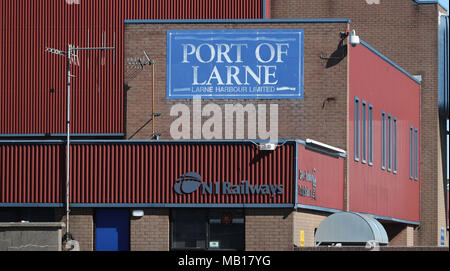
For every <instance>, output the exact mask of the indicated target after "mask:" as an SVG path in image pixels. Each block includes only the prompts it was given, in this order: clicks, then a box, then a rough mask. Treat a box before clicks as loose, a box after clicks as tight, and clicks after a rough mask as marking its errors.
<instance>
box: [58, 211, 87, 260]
mask: <svg viewBox="0 0 450 271" xmlns="http://www.w3.org/2000/svg"><path fill="white" fill-rule="evenodd" d="M65 211H66V210H65V209H57V210H56V217H57V218H58V220H59V221H61V222H64V223H66V213H65ZM69 227H70V229H69V230H70V233H71V234H72V236H73V238H74V239H75V240H77V241H78V242H79V244H80V250H81V251H93V250H94V210H93V209H92V208H72V209H71V211H70V215H69ZM64 234H66V228H65V227H64V228H63V230H62V236H64Z"/></svg>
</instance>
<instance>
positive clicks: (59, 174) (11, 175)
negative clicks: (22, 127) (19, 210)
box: [0, 144, 65, 203]
mask: <svg viewBox="0 0 450 271" xmlns="http://www.w3.org/2000/svg"><path fill="white" fill-rule="evenodd" d="M62 150H63V149H62V148H61V145H54V144H45V145H44V144H43V145H39V144H33V145H28V144H26V145H16V144H14V145H0V203H62V202H63V198H64V187H65V185H64V167H62V166H64V160H61V159H64V156H65V155H64V153H61V151H62Z"/></svg>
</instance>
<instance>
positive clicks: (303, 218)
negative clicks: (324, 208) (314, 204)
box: [293, 210, 330, 247]
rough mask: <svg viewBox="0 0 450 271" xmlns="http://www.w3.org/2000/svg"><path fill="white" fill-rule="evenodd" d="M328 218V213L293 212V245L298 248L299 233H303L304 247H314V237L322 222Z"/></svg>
mask: <svg viewBox="0 0 450 271" xmlns="http://www.w3.org/2000/svg"><path fill="white" fill-rule="evenodd" d="M328 216H330V214H329V213H322V212H314V211H308V210H301V212H294V219H293V223H294V234H293V237H294V240H293V241H294V245H295V246H297V247H299V246H300V231H304V246H305V247H313V246H315V242H314V235H315V229H317V228H318V227H319V225H320V223H322V221H323V220H324V219H325V218H327V217H328Z"/></svg>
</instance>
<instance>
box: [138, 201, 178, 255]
mask: <svg viewBox="0 0 450 271" xmlns="http://www.w3.org/2000/svg"><path fill="white" fill-rule="evenodd" d="M169 225H170V224H169V209H144V216H143V217H140V218H131V221H130V249H131V251H168V250H169V228H170V227H169Z"/></svg>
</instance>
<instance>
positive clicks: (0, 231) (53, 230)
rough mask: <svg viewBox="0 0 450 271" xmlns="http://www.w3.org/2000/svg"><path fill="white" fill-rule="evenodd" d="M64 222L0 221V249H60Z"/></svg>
mask: <svg viewBox="0 0 450 271" xmlns="http://www.w3.org/2000/svg"><path fill="white" fill-rule="evenodd" d="M63 226H64V223H59V222H57V223H0V251H61V250H62V244H61V238H62V230H61V229H62V227H63Z"/></svg>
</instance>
